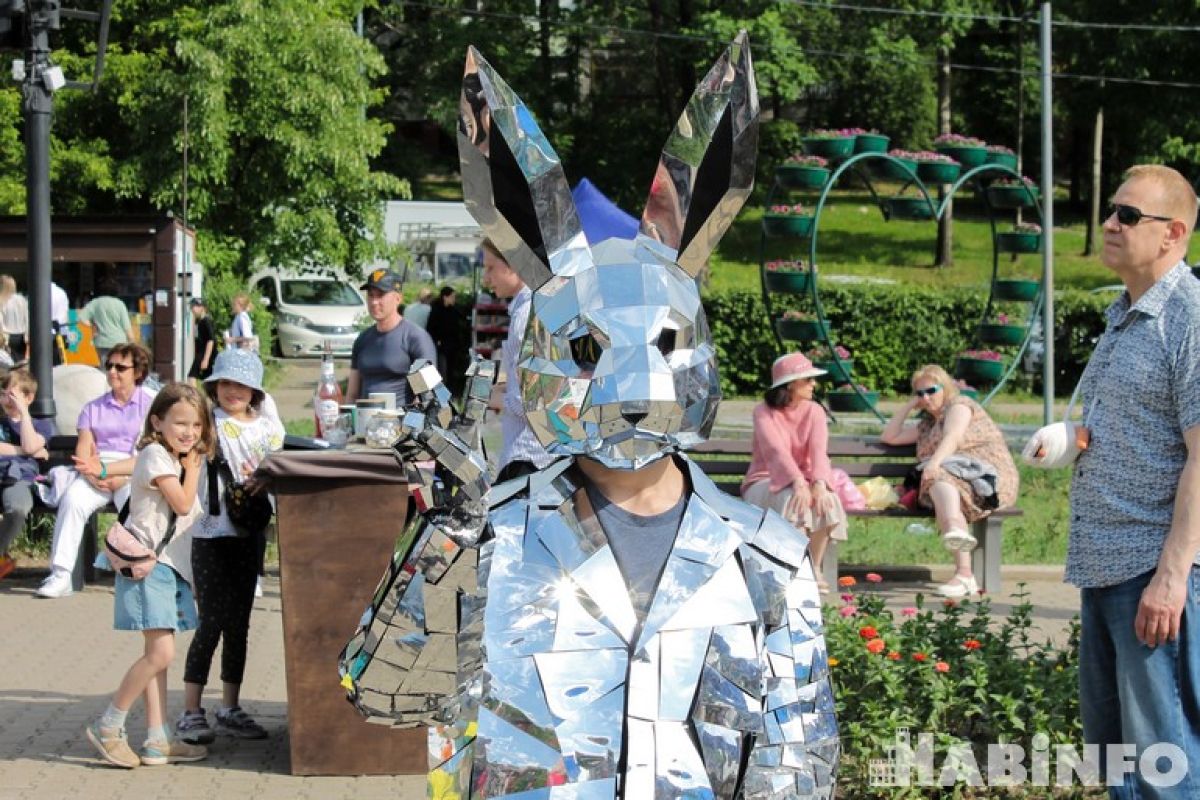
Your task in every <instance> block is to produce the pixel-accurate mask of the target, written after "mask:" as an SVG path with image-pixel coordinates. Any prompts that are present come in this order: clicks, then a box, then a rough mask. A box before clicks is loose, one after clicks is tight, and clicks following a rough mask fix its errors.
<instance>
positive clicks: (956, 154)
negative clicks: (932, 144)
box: [937, 144, 988, 169]
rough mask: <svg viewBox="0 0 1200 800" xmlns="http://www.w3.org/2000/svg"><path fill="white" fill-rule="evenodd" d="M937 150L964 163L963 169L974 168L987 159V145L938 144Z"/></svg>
mask: <svg viewBox="0 0 1200 800" xmlns="http://www.w3.org/2000/svg"><path fill="white" fill-rule="evenodd" d="M937 151H938V152H939V153H942V154H944V155H948V156H950V157H951V158H953V159H954V160H955V161H957V162H958V163H959V164H962V168H963V169H973V168H974V167H978V166H979V165H980V164H982V163H984V162H985V161H987V157H988V149H987V147H983V146H980V147H963V146H961V145H949V144H947V145H938V146H937Z"/></svg>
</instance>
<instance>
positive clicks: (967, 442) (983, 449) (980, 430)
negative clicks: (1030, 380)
mask: <svg viewBox="0 0 1200 800" xmlns="http://www.w3.org/2000/svg"><path fill="white" fill-rule="evenodd" d="M956 405H966V407H967V408H968V409H970V411H971V421H970V422H969V423H968V424H967V429H966V430H965V431H964V432H963V437H962V441H961V442H959V444H958V448H957V449H956V450H955V451H954V455H958V456H967V457H969V458H974V459H976V460H978V461H984V462H986V463H988V464H991V465H992V466H993V467H995V468H996V473H997V479H996V494H997V495H998V496H999V500H1000V506H1001V507H1004V506H1011V505H1012V504H1013V503H1015V502H1016V501H1017V487H1018V484H1019V481H1020V479H1019V478H1018V477H1017V465H1016V464H1015V463H1013V458H1012V453H1010V452H1009V450H1008V445H1007V444H1006V443H1005V441H1004V434H1002V433H1001V432H1000V429H999V428H997V427H996V423H995V422H993V421H992V418H991V417H989V416H988V414H987V412H986V411H984V410H983V407H982V406H980V405H979V404H978V403H976V402H975V401H974V400H972V399H971V398H969V397H963V396H961V395H959V396H958V397H955V398H954V399H953V400H950V401H949V402H947V403H946V413H944V414H942V416H941V417H940V418H938V419H936V420H935V419H932V418H929V417H927V418H925V419H922V420H921V423H920V425H919V426H918V427H917V461H924V460H925V459H927V458H929V457H930V456H932V455H933V451H935V450H937V448H938V445H939V444H941V441H942V428H943V425H944V423H945V421H946V415H947V414H949V412H950V409H951V408H952V407H953V406H956ZM939 479H945V480H947V481H949V482H950V483H952V484H954V486H955V488H957V489H958V493H959V495H960V496H961V497H962V512H963V516H964V517H966V518H967V522H975V521H976V520H980V519H983V518H984V517H986V516H987V515H988V514H990V513H991V511H990V510H985V509H983V508H981V507H980V504H979V499H978V498H977V497H976V495H975V493H974V492H973V491H971V485H970V484H969V483H968V482H967V481H964V480H962V479H960V478H956V477H954V476H953V475H949V474H947V473H945V472H943V473H942V474H941V475H940V476H939ZM919 502H920V504H921V505H923V506H925V507H926V508H932V507H933V501H932V500H931V499H930V497H929V485H928V483H927V482H924V481H922V483H921V494H920V497H919Z"/></svg>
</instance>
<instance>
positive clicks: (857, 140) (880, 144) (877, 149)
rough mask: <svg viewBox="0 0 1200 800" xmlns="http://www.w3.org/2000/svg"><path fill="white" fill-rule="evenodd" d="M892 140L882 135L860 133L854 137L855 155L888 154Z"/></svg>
mask: <svg viewBox="0 0 1200 800" xmlns="http://www.w3.org/2000/svg"><path fill="white" fill-rule="evenodd" d="M891 141H892V140H891V138H889V137H887V136H884V135H883V134H882V133H860V134H858V135H857V136H855V137H854V152H855V153H886V152H887V151H888V143H890V142H891Z"/></svg>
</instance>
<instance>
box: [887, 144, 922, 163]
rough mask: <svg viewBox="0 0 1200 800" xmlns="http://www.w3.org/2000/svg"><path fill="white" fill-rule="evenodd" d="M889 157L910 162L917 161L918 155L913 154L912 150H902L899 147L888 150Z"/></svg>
mask: <svg viewBox="0 0 1200 800" xmlns="http://www.w3.org/2000/svg"><path fill="white" fill-rule="evenodd" d="M888 155H889V156H891V157H892V158H903V159H907V160H909V161H916V160H917V154H916V153H914V152H912V151H911V150H901V149H900V148H898V147H896V148H893V149H891V150H888Z"/></svg>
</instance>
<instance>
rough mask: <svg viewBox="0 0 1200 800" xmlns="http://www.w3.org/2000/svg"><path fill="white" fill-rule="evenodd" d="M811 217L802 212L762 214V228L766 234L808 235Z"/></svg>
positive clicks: (810, 228)
mask: <svg viewBox="0 0 1200 800" xmlns="http://www.w3.org/2000/svg"><path fill="white" fill-rule="evenodd" d="M812 226H813V218H812V217H810V216H806V215H802V214H763V230H764V231H766V232H767V235H768V236H801V237H803V236H808V235H809V234H811V233H812Z"/></svg>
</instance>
